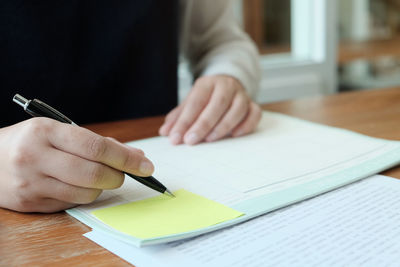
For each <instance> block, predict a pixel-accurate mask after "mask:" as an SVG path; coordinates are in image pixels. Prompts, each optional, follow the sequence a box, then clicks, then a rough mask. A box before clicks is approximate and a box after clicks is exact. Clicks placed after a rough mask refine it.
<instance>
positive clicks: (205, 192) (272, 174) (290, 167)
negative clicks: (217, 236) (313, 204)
mask: <svg viewBox="0 0 400 267" xmlns="http://www.w3.org/2000/svg"><path fill="white" fill-rule="evenodd" d="M129 144H130V145H132V146H135V147H137V148H140V149H142V150H143V151H145V153H146V156H148V157H149V158H150V159H151V160H152V161H153V162H154V165H155V166H156V170H155V173H154V177H156V178H157V179H159V180H160V181H161V182H162V183H163V184H165V185H166V186H167V187H168V188H169V189H170V190H172V191H174V190H178V189H181V188H184V189H186V190H189V191H191V192H193V193H196V194H199V195H201V196H204V197H206V198H208V199H211V200H214V201H217V202H220V203H222V204H225V205H227V206H230V207H232V208H234V209H237V210H239V211H241V212H243V213H245V215H244V216H242V217H240V218H237V219H236V220H231V221H227V222H224V223H221V224H218V225H214V226H211V227H207V228H204V229H198V230H195V231H192V232H190V233H184V234H182V235H179V234H178V235H177V236H166V237H159V238H156V239H153V240H138V239H135V238H134V237H131V236H128V235H124V234H122V233H120V232H118V231H114V230H113V229H111V228H109V227H108V226H107V225H104V224H103V223H102V222H100V221H99V220H97V219H96V218H95V217H94V216H93V215H91V214H90V212H91V211H93V210H95V209H98V208H104V207H108V206H115V205H118V204H123V203H127V202H132V201H135V200H140V199H144V198H148V197H152V196H155V195H157V194H159V193H158V192H154V191H153V190H151V189H149V188H147V187H145V186H143V185H141V184H139V183H138V182H136V181H135V180H133V179H131V178H129V177H126V179H125V183H124V185H123V186H122V187H121V188H120V189H116V190H110V191H105V192H103V194H102V195H101V196H100V198H99V199H98V200H97V201H95V202H94V203H92V204H89V205H82V206H79V207H77V208H74V209H71V210H69V211H67V212H68V213H70V214H71V215H72V216H74V217H76V218H78V219H79V220H80V221H82V222H84V223H85V224H87V225H89V226H90V227H92V228H93V229H98V230H103V231H106V232H110V231H113V234H114V236H115V237H117V236H118V237H119V238H120V239H121V240H124V241H126V242H131V243H132V244H137V245H139V246H140V245H152V244H158V243H162V242H167V241H172V240H178V239H181V238H186V237H189V236H195V235H199V234H202V233H205V232H207V231H212V230H216V229H220V228H223V227H226V226H229V225H230V224H234V223H237V222H239V221H244V220H247V219H250V218H253V217H254V216H257V215H260V214H263V213H266V212H269V211H271V210H275V209H277V208H280V207H283V206H286V205H288V204H291V203H294V202H298V201H301V200H304V199H306V198H309V197H312V196H315V195H318V194H320V193H323V192H325V191H327V190H332V189H334V188H336V187H339V186H342V185H344V184H348V183H350V182H353V181H356V180H358V179H361V178H365V177H367V176H370V175H373V174H376V173H379V172H380V171H382V170H384V169H386V168H389V167H391V166H394V165H396V164H398V163H399V162H400V142H398V141H389V140H384V139H378V138H372V137H368V136H364V135H361V134H357V133H354V132H351V131H347V130H343V129H339V128H334V127H328V126H324V125H320V124H315V123H311V122H307V121H304V120H300V119H296V118H292V117H289V116H285V115H281V114H277V113H272V112H264V113H263V118H262V120H261V122H260V125H259V127H258V129H257V131H256V132H255V133H253V134H250V135H247V136H244V137H240V138H228V139H225V140H221V141H219V142H214V143H202V144H199V145H196V146H187V145H179V146H173V145H171V144H170V142H169V141H168V139H167V138H166V137H155V138H149V139H144V140H139V141H135V142H131V143H129ZM264 197H266V198H269V200H268V205H264V204H262V203H261V202H262V199H263V198H264ZM272 198H273V199H272ZM264 201H265V200H264Z"/></svg>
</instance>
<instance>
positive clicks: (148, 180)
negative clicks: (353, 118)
mask: <svg viewBox="0 0 400 267" xmlns="http://www.w3.org/2000/svg"><path fill="white" fill-rule="evenodd" d="M13 101H14V102H15V103H17V104H18V105H20V106H21V107H23V108H24V110H25V111H26V112H27V113H29V114H30V115H32V116H33V117H47V118H51V119H54V120H57V121H60V122H64V123H69V124H73V125H77V124H76V123H74V122H73V121H72V120H70V119H69V118H68V117H67V116H65V115H64V114H62V113H61V112H59V111H58V110H56V109H54V108H52V107H51V106H49V105H47V104H46V103H43V102H42V101H40V100H38V99H33V100H28V99H26V98H24V97H22V96H21V95H19V94H16V95H15V96H14V98H13ZM124 173H125V174H126V175H128V176H130V177H132V178H133V179H135V180H136V181H138V182H139V183H141V184H144V185H145V186H147V187H149V188H151V189H154V190H156V191H158V192H160V193H163V194H166V195H168V196H172V197H175V196H174V194H172V193H171V191H169V190H168V189H167V188H166V187H165V186H164V185H163V184H162V183H160V182H159V181H157V179H156V178H154V177H153V176H149V177H140V176H137V175H134V174H130V173H126V172H124Z"/></svg>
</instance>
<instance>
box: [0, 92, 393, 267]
mask: <svg viewBox="0 0 400 267" xmlns="http://www.w3.org/2000/svg"><path fill="white" fill-rule="evenodd" d="M263 108H264V109H266V110H270V111H275V112H281V113H284V114H289V115H293V116H296V117H299V118H303V119H306V120H310V121H314V122H319V123H323V124H327V125H331V126H337V127H342V128H347V129H350V130H353V131H356V132H360V133H363V134H367V135H370V136H374V137H380V138H387V139H392V140H400V88H392V89H384V90H371V91H363V92H352V93H343V94H337V95H332V96H324V97H312V98H305V99H299V100H295V101H286V102H280V103H273V104H268V105H264V106H263ZM162 121H163V117H154V118H144V119H139V120H127V121H119V122H111V123H100V124H92V125H87V126H86V127H87V128H89V129H91V130H93V131H95V132H97V133H99V134H102V135H104V136H111V137H114V138H116V139H118V140H120V141H123V142H126V141H130V140H135V139H141V138H146V137H151V136H155V135H157V131H158V127H159V126H160V125H161V123H162ZM384 174H386V175H390V176H393V177H396V178H400V168H393V169H391V170H388V171H386V172H384ZM88 231H90V228H89V227H87V226H85V225H83V224H82V223H80V222H79V221H77V220H75V219H74V218H72V217H70V216H68V215H67V214H66V213H64V212H59V213H55V214H23V213H17V212H13V211H9V210H5V209H0V266H127V265H128V266H129V264H128V263H126V262H124V261H123V260H121V259H120V258H118V257H117V256H114V255H113V254H111V253H110V252H108V251H107V250H105V249H103V248H102V247H100V246H98V245H96V244H94V243H92V242H91V241H89V240H88V239H86V238H85V237H83V236H82V234H84V233H86V232H88Z"/></svg>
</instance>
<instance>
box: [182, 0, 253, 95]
mask: <svg viewBox="0 0 400 267" xmlns="http://www.w3.org/2000/svg"><path fill="white" fill-rule="evenodd" d="M232 2H233V1H232V0H181V2H180V5H181V12H182V13H181V42H180V48H181V51H182V53H183V55H184V57H185V58H187V59H188V61H189V63H190V67H191V71H192V73H193V75H194V77H199V76H202V75H215V74H226V75H230V76H233V77H235V78H237V79H238V80H239V81H240V82H241V83H242V84H243V86H244V87H245V89H246V90H247V92H248V93H249V95H250V96H251V97H255V95H256V93H257V90H258V87H259V81H260V65H259V55H258V51H257V48H256V47H255V45H254V43H253V42H252V41H251V40H250V38H249V37H248V36H247V34H245V33H244V31H243V30H242V29H241V26H240V25H239V23H238V21H237V20H236V18H235V16H234V12H233V7H232Z"/></svg>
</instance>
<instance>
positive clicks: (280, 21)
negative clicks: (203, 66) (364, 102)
mask: <svg viewBox="0 0 400 267" xmlns="http://www.w3.org/2000/svg"><path fill="white" fill-rule="evenodd" d="M234 3H235V4H234V7H235V14H236V16H237V18H238V20H239V22H240V23H241V24H242V26H243V28H244V29H245V30H246V32H247V33H248V34H249V36H250V37H251V38H252V39H253V40H254V41H255V43H256V44H257V46H258V50H259V52H260V54H261V58H260V61H261V65H262V71H263V78H262V81H261V86H260V91H259V94H258V95H257V98H256V100H257V102H259V103H267V102H273V101H279V100H287V99H293V98H298V97H304V96H310V95H320V94H331V93H335V92H342V91H352V90H369V89H376V88H387V87H394V86H400V0H236V1H235V2H234ZM180 77H181V79H180V81H181V85H183V86H181V89H182V88H186V90H181V91H186V92H187V90H188V89H189V88H190V84H191V79H190V78H189V76H188V74H187V71H185V67H184V66H183V67H182V68H180ZM184 95H185V93H181V96H182V97H184Z"/></svg>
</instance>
